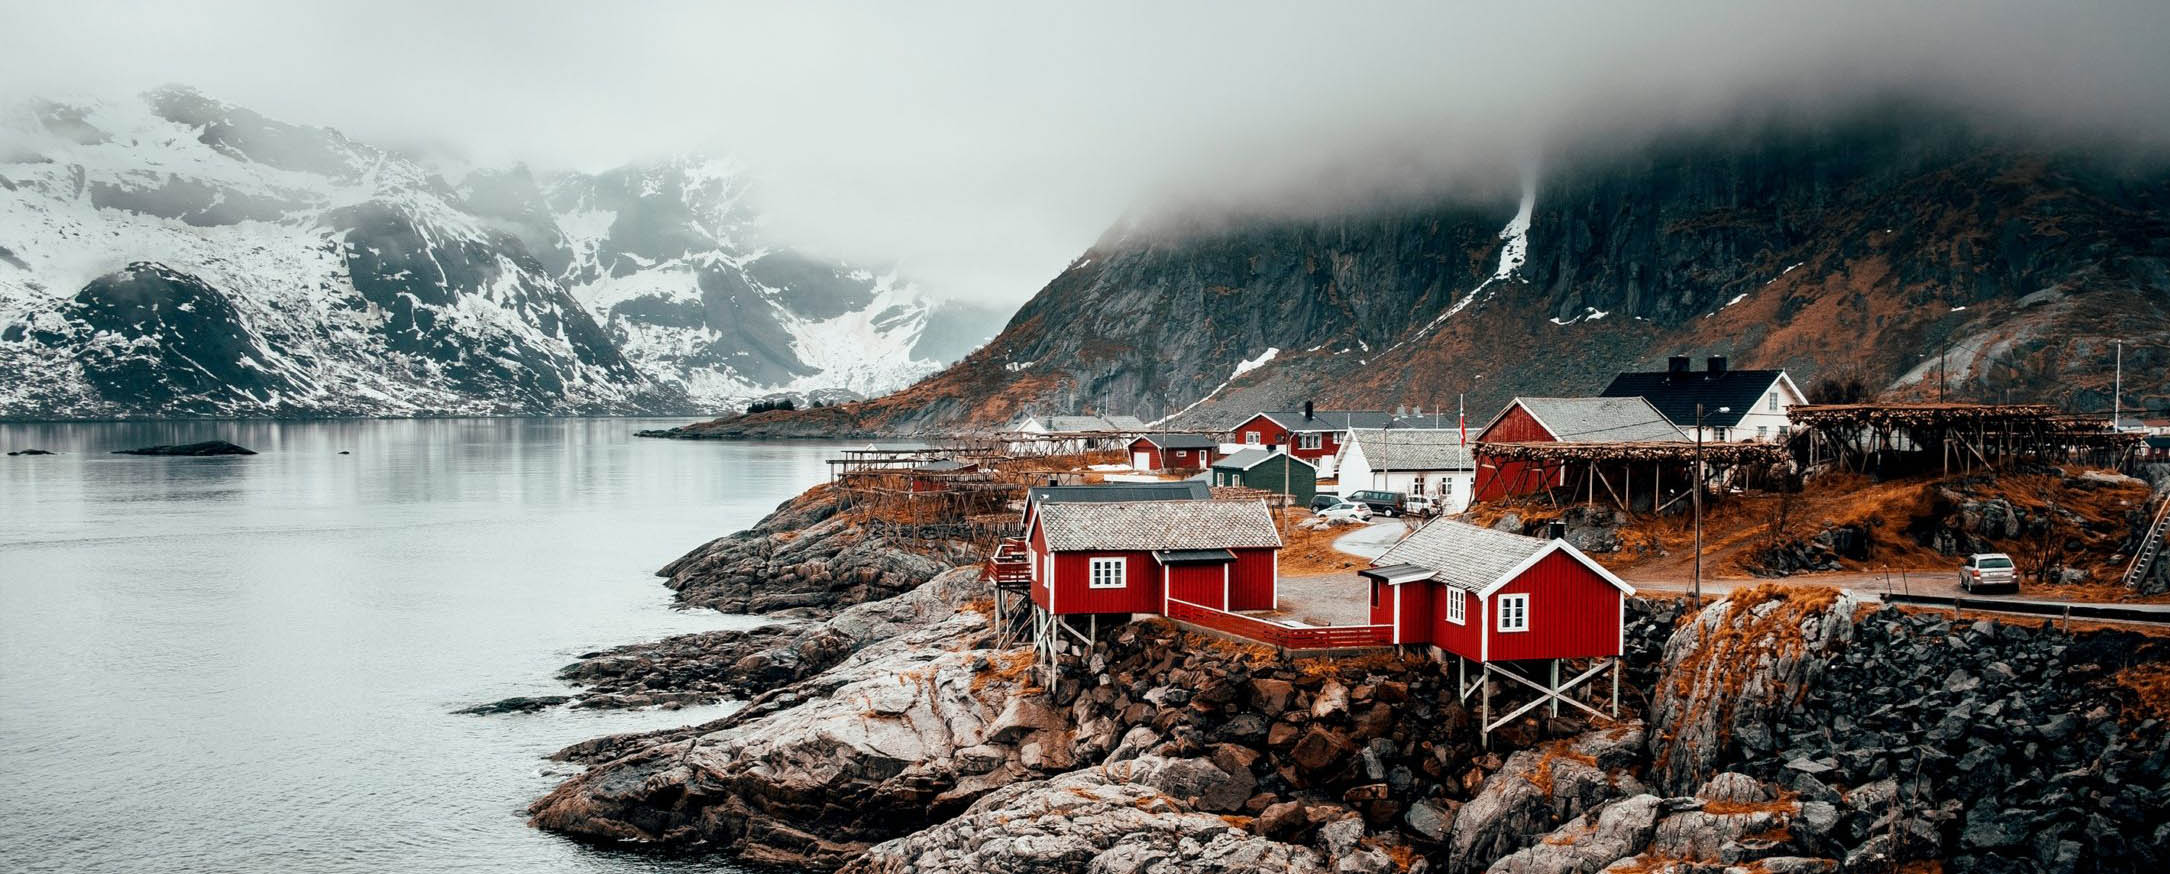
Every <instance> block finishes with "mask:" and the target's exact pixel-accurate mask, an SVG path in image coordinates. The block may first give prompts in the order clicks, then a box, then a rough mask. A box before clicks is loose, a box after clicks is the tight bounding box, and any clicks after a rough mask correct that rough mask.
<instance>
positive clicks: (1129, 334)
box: [705, 107, 2170, 436]
mask: <svg viewBox="0 0 2170 874" xmlns="http://www.w3.org/2000/svg"><path fill="white" fill-rule="evenodd" d="M2166 167H2170V164H2166V163H2165V162H2163V161H2161V160H2159V159H2152V158H2151V159H2146V160H2132V159H2129V157H2128V156H2124V155H2121V154H2114V153H2111V152H2108V151H2105V150H2090V149H2085V148H2058V147H2050V146H2044V145H2041V144H2037V143H2027V142H2018V141H2013V140H2010V139H2007V138H2001V137H1998V136H1995V135H1992V134H1988V133H1983V132H1981V131H1980V130H1977V129H1975V128H1973V127H1970V126H1968V125H1964V124H1960V123H1957V122H1954V121H1952V120H1950V119H1949V118H1948V117H1945V116H1942V115H1939V114H1937V113H1935V112H1933V111H1929V110H1924V109H1921V108H1919V107H1907V108H1887V109H1885V110H1882V111H1874V112H1864V113H1860V114H1857V115H1855V116H1851V117H1848V118H1845V119H1841V120H1838V121H1832V122H1828V123H1823V124H1816V125H1768V126H1763V127H1756V128H1753V129H1749V130H1742V131H1733V132H1728V133H1723V134H1707V133H1706V134H1697V135H1686V134H1684V135H1680V136H1677V137H1674V138H1671V139H1667V140H1661V141H1657V142H1653V143H1649V144H1645V145H1642V146H1639V147H1635V148H1632V149H1627V150H1624V151H1621V152H1616V153H1612V154H1609V155H1602V156H1588V157H1580V158H1577V157H1574V156H1563V157H1560V158H1557V159H1555V160H1553V161H1550V162H1548V163H1547V164H1546V165H1545V167H1544V168H1543V169H1540V170H1536V171H1534V172H1533V173H1532V174H1531V175H1529V176H1528V177H1527V178H1525V179H1523V180H1520V182H1519V184H1515V183H1510V184H1504V185H1500V186H1495V188H1496V190H1499V191H1501V192H1502V193H1501V194H1500V195H1498V196H1497V197H1494V198H1491V199H1484V198H1477V199H1461V200H1453V201H1440V202H1436V203H1432V204H1428V205H1414V206H1403V207H1398V208H1382V209H1380V210H1375V211H1369V212H1365V213H1362V214H1350V215H1346V216H1337V217H1331V218H1325V219H1300V220H1299V219H1284V220H1270V221H1269V220H1259V221H1251V222H1247V223H1238V224H1235V225H1232V226H1231V225H1227V224H1225V223H1224V224H1219V225H1213V226H1210V227H1201V228H1199V229H1196V230H1194V231H1192V232H1190V233H1159V234H1145V233H1140V232H1134V231H1128V230H1118V231H1117V232H1111V233H1110V235H1109V236H1108V237H1107V238H1106V239H1103V240H1102V241H1101V242H1100V243H1099V244H1097V245H1095V246H1094V247H1093V248H1092V249H1090V250H1089V251H1087V252H1085V253H1084V254H1083V255H1081V256H1080V257H1079V258H1078V259H1077V260H1076V261H1075V262H1073V263H1072V264H1071V265H1070V267H1069V268H1068V269H1066V270H1065V271H1064V272H1063V273H1062V274H1061V275H1060V276H1058V277H1056V278H1055V279H1054V280H1053V281H1052V282H1050V283H1049V284H1048V285H1047V287H1046V288H1044V289H1042V290H1041V291H1040V293H1039V294H1038V295H1036V296H1035V297H1034V298H1033V299H1032V300H1031V301H1029V302H1027V303H1026V304H1025V305H1024V306H1023V307H1022V308H1020V309H1019V311H1018V313H1017V315H1016V316H1015V317H1014V318H1012V319H1011V321H1010V323H1009V325H1008V327H1007V328H1006V329H1005V330H1004V331H1003V332H1002V333H1001V334H1000V335H999V336H997V337H996V339H995V340H993V341H992V342H990V343H989V344H988V345H987V346H986V347H984V348H983V349H981V350H980V351H979V352H977V353H975V354H973V355H971V356H968V357H967V358H966V359H965V360H964V361H962V362H960V363H959V364H957V365H956V366H954V367H951V368H949V369H948V370H946V371H944V372H942V373H940V374H937V375H936V376H934V377H931V378H929V379H927V380H925V381H923V382H921V383H919V384H917V385H915V386H913V387H912V388H910V389H907V390H906V391H903V392H900V393H898V394H897V395H894V396H891V397H889V398H885V399H881V400H877V401H874V402H871V403H866V404H856V405H844V406H842V407H840V408H838V409H833V410H830V409H825V410H821V411H816V412H815V413H813V414H807V413H799V414H795V415H778V414H770V415H764V416H757V417H752V418H749V419H745V420H742V421H733V422H719V423H716V424H714V425H712V426H707V427H706V429H705V430H706V431H707V432H708V433H711V434H718V435H728V434H748V435H755V434H760V435H769V436H774V435H776V434H779V433H794V432H798V433H831V432H833V433H855V432H864V433H883V432H888V433H901V432H911V431H914V430H926V429H934V430H949V429H970V428H976V427H985V426H990V425H994V424H997V423H1000V422H1003V421H1007V420H1008V419H1010V418H1011V417H1013V416H1014V415H1016V414H1017V413H1019V412H1021V411H1024V410H1033V411H1038V412H1072V411H1077V412H1108V413H1130V414H1135V415H1138V416H1140V417H1142V418H1145V419H1148V420H1153V419H1162V418H1165V419H1169V420H1171V421H1174V422H1176V423H1178V424H1183V425H1199V426H1213V425H1223V424H1227V423H1228V422H1230V421H1232V420H1234V419H1237V418H1240V417H1242V416H1244V415H1248V414H1249V413H1251V412H1255V411H1256V410H1260V409H1285V408H1290V407H1292V406H1293V405H1296V404H1300V403H1301V402H1302V401H1304V400H1315V401H1317V402H1319V403H1320V404H1321V405H1324V406H1329V407H1341V406H1355V407H1365V408H1368V407H1377V406H1381V405H1384V406H1387V407H1394V406H1404V405H1406V406H1414V407H1422V408H1426V409H1438V408H1441V407H1448V408H1451V407H1452V406H1453V405H1454V404H1455V402H1456V399H1457V398H1466V402H1467V404H1468V407H1469V409H1470V410H1471V411H1472V413H1471V415H1472V416H1473V417H1474V418H1475V419H1476V420H1477V421H1479V422H1481V421H1483V420H1484V418H1485V417H1487V416H1489V415H1490V413H1491V412H1492V411H1494V410H1496V409H1498V408H1500V406H1502V405H1503V404H1504V403H1505V401H1506V400H1508V399H1509V398H1510V397H1512V396H1514V395H1518V394H1519V395H1573V394H1587V393H1592V392H1595V391H1597V390H1598V389H1600V388H1602V387H1603V386H1604V384H1605V383H1606V382H1607V380H1608V379H1609V378H1610V376H1611V375H1612V374H1613V373H1614V372H1617V371H1619V370H1624V369H1653V368H1658V367H1662V366H1663V365H1664V360H1665V357H1666V356H1668V355H1672V354H1693V355H1705V354H1717V355H1727V356H1730V358H1731V360H1732V362H1733V363H1734V364H1735V365H1736V366H1743V367H1784V368H1787V369H1789V370H1790V371H1792V372H1793V374H1794V375H1795V377H1796V381H1797V382H1799V383H1801V384H1802V385H1803V386H1804V387H1807V386H1813V385H1815V384H1816V383H1818V382H1819V381H1822V380H1825V379H1831V380H1835V381H1837V382H1840V383H1844V382H1856V383H1859V384H1861V385H1862V386H1864V387H1865V388H1866V390H1867V391H1869V392H1871V393H1878V392H1881V393H1887V394H1897V395H1914V396H1925V395H1926V396H1937V397H1951V398H1954V399H1960V398H1973V399H1987V400H1998V399H2003V398H2010V399H2012V400H2019V399H2028V400H2043V401H2048V402H2051V403H2056V404H2059V405H2062V406H2064V407H2066V408H2068V409H2073V410H2104V411H2106V410H2107V409H2108V408H2109V406H2110V398H2109V388H2110V383H2111V373H2112V366H2113V348H2112V345H2111V340H2113V339H2123V340H2125V341H2126V357H2125V381H2124V389H2125V397H2124V405H2125V408H2126V409H2128V410H2130V409H2141V408H2150V407H2153V408H2161V407H2170V169H2165V168H2166ZM1518 189H1519V192H1518Z"/></svg>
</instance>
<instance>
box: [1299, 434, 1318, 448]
mask: <svg viewBox="0 0 2170 874" xmlns="http://www.w3.org/2000/svg"><path fill="white" fill-rule="evenodd" d="M1296 448H1298V449H1317V448H1319V435H1317V434H1299V435H1297V436H1296Z"/></svg>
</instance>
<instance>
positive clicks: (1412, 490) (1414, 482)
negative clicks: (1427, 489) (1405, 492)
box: [1409, 473, 1424, 495]
mask: <svg viewBox="0 0 2170 874" xmlns="http://www.w3.org/2000/svg"><path fill="white" fill-rule="evenodd" d="M1409 494H1412V495H1422V494H1424V475H1423V474H1421V473H1420V474H1415V475H1413V476H1411V477H1410V478H1409Z"/></svg>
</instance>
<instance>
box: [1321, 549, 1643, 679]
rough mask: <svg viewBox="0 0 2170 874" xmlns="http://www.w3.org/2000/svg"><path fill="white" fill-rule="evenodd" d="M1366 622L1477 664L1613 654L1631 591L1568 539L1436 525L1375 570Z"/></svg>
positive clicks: (1384, 557)
mask: <svg viewBox="0 0 2170 874" xmlns="http://www.w3.org/2000/svg"><path fill="white" fill-rule="evenodd" d="M1363 575H1364V576H1365V577H1367V578H1369V579H1370V580H1371V592H1372V594H1371V621H1372V622H1373V623H1375V624H1380V625H1392V626H1394V642H1395V643H1397V644H1427V643H1428V644H1431V645H1433V646H1436V647H1438V648H1440V649H1441V650H1444V651H1446V652H1449V653H1453V654H1455V655H1458V656H1461V657H1463V658H1466V659H1469V660H1471V661H1476V662H1506V661H1527V660H1535V659H1587V658H1607V657H1612V656H1617V655H1619V654H1620V650H1621V633H1622V632H1621V629H1622V627H1623V625H1624V621H1625V618H1626V614H1625V612H1624V611H1625V609H1626V601H1627V596H1628V595H1632V594H1634V593H1635V589H1634V588H1633V587H1631V586H1629V585H1628V584H1627V583H1625V582H1622V581H1621V579H1620V578H1619V577H1617V576H1614V575H1613V574H1612V572H1611V571H1608V570H1606V569H1605V568H1604V567H1603V566H1601V565H1599V564H1598V563H1597V562H1595V561H1592V560H1590V557H1589V556H1586V555H1583V554H1582V552H1581V550H1578V549H1576V548H1575V547H1573V546H1571V545H1569V544H1568V542H1567V541H1565V540H1544V539H1540V538H1536V537H1524V536H1522V535H1520V534H1509V533H1507V532H1504V531H1494V530H1492V529H1490V528H1479V527H1477V526H1474V525H1467V524H1464V523H1461V522H1455V521H1451V520H1448V519H1443V518H1442V519H1435V520H1433V521H1432V522H1431V523H1430V524H1428V525H1425V526H1424V527H1423V528H1420V529H1418V530H1417V532H1416V533H1414V534H1411V535H1409V536H1408V537H1407V538H1405V539H1403V540H1402V541H1401V542H1400V543H1397V544H1395V545H1394V547H1393V548H1392V549H1389V550H1387V551H1386V553H1385V554H1383V555H1381V556H1379V558H1378V559H1377V560H1376V561H1375V562H1374V563H1373V567H1372V568H1371V569H1370V570H1366V571H1363Z"/></svg>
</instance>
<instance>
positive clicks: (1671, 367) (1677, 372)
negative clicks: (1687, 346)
mask: <svg viewBox="0 0 2170 874" xmlns="http://www.w3.org/2000/svg"><path fill="white" fill-rule="evenodd" d="M1665 372H1666V374H1667V375H1669V376H1681V375H1683V374H1686V373H1687V372H1688V356H1686V355H1675V356H1673V357H1671V358H1667V359H1665Z"/></svg>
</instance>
